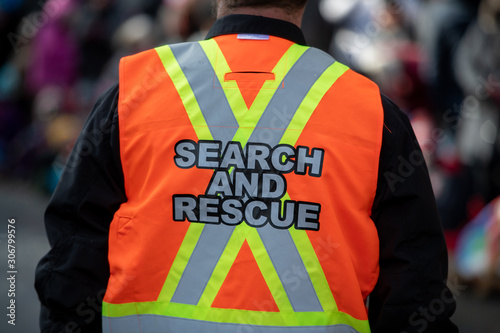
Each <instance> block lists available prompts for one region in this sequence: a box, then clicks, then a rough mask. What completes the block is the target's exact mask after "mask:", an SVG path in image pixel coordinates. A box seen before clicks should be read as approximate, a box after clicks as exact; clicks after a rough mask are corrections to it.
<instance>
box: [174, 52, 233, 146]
mask: <svg viewBox="0 0 500 333" xmlns="http://www.w3.org/2000/svg"><path fill="white" fill-rule="evenodd" d="M171 50H172V53H173V54H174V56H175V58H176V59H177V62H178V63H179V66H180V67H181V69H182V72H183V73H184V75H185V76H186V78H187V80H188V82H189V85H190V86H191V89H192V90H193V93H194V95H195V96H196V100H197V101H198V105H199V106H200V109H201V112H202V113H203V117H205V121H206V122H207V125H208V126H209V127H210V132H211V133H212V137H213V138H214V140H220V141H222V142H223V143H224V146H225V143H226V142H228V141H230V140H231V139H232V138H233V137H234V135H235V134H236V131H237V130H238V122H237V121H236V118H235V116H234V114H233V111H232V110H231V107H230V106H229V102H228V101H227V99H226V95H225V94H224V90H222V89H214V84H215V87H217V86H220V83H219V82H218V81H219V80H218V78H217V75H216V74H215V71H214V69H213V67H212V65H211V64H210V61H209V60H208V58H207V56H206V54H205V52H204V51H203V49H202V47H201V46H200V44H199V43H183V44H176V45H172V46H171ZM215 82H217V83H215Z"/></svg>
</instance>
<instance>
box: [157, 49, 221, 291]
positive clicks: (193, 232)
mask: <svg viewBox="0 0 500 333" xmlns="http://www.w3.org/2000/svg"><path fill="white" fill-rule="evenodd" d="M156 52H157V53H158V56H159V57H160V60H161V61H162V63H163V66H164V67H165V70H166V71H167V73H168V75H169V76H170V78H171V80H172V82H173V84H174V86H175V88H176V89H177V91H178V93H179V96H180V98H181V100H182V103H183V105H184V107H185V109H186V112H187V115H188V117H189V120H190V121H191V125H192V126H193V129H194V131H195V133H196V136H197V137H198V139H199V140H212V139H213V138H212V135H211V133H210V130H209V128H208V125H207V123H206V122H205V119H204V117H203V114H202V112H201V110H200V107H199V105H198V102H197V101H196V97H195V95H194V93H193V91H192V89H191V86H190V85H189V83H188V81H187V79H186V76H185V75H184V73H183V72H182V69H181V68H180V66H179V63H178V62H177V60H176V59H175V57H174V54H173V52H172V49H171V48H170V47H169V46H163V47H160V48H157V49H156ZM203 228H204V225H203V224H197V223H191V224H190V226H189V228H188V231H187V232H186V236H185V237H184V240H183V241H182V244H181V246H180V248H179V251H178V252H177V255H176V257H175V259H174V262H173V263H172V266H171V268H170V271H169V273H168V275H167V278H166V279H165V283H164V285H163V288H162V290H161V292H160V294H159V296H158V301H170V300H171V299H172V296H173V295H174V292H175V290H176V289H177V285H178V284H179V281H180V279H181V277H182V272H183V271H184V268H185V267H186V265H187V263H188V260H189V258H190V257H191V254H192V253H193V251H194V248H195V246H196V243H197V241H198V239H199V237H200V235H201V233H202V231H203Z"/></svg>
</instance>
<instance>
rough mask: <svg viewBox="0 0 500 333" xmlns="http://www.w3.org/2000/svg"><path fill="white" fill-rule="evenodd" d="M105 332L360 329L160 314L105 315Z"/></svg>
mask: <svg viewBox="0 0 500 333" xmlns="http://www.w3.org/2000/svg"><path fill="white" fill-rule="evenodd" d="M103 332H104V333H115V332H119V333H137V332H142V333H162V332H165V333H166V332H203V333H212V332H213V333H235V332H236V333H240V332H241V333H247V332H248V333H290V332H292V333H294V332H295V333H303V332H307V333H360V332H358V331H356V330H355V329H354V328H352V327H351V326H348V325H345V324H337V325H329V326H295V327H291V326H255V325H242V324H233V323H216V322H210V321H200V320H193V319H184V318H175V317H166V316H158V315H139V316H127V317H120V318H109V317H103Z"/></svg>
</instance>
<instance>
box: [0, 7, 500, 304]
mask: <svg viewBox="0 0 500 333" xmlns="http://www.w3.org/2000/svg"><path fill="white" fill-rule="evenodd" d="M212 22H213V10H212V7H211V1H209V0H142V1H132V0H87V1H83V0H47V1H44V0H0V36H1V38H0V50H1V51H0V179H1V178H3V179H7V178H8V179H12V178H15V179H21V180H24V181H27V182H29V183H30V184H32V185H34V186H36V187H37V188H38V189H39V190H42V191H44V192H46V193H51V192H52V191H53V190H54V188H55V186H56V184H57V180H58V178H59V176H60V173H61V171H62V168H63V167H64V163H65V159H66V157H67V156H68V154H69V152H70V150H71V148H72V145H73V143H74V141H75V140H76V138H77V136H78V134H79V131H80V129H81V127H82V125H83V122H84V121H85V118H86V117H87V116H88V114H89V112H90V110H91V109H92V106H93V104H94V103H95V101H96V99H97V97H98V96H99V95H100V94H102V93H103V92H104V91H105V90H106V89H108V88H109V87H110V86H111V85H112V84H114V83H115V82H117V80H118V62H119V59H120V58H121V57H123V56H125V55H129V54H133V53H137V52H139V51H142V50H145V49H148V48H151V47H155V46H158V45H162V44H165V43H175V42H182V41H186V40H199V39H203V38H204V37H205V35H206V32H207V30H208V29H209V27H210V26H211V24H212ZM303 29H304V32H305V34H306V40H307V41H308V43H309V45H311V46H316V47H318V48H321V49H323V50H324V51H326V52H329V53H331V54H332V55H333V56H334V57H335V58H336V59H337V60H338V61H340V62H343V63H345V64H347V65H348V66H350V67H351V68H353V69H354V70H356V71H358V72H360V73H362V74H364V75H366V76H368V77H370V78H372V79H373V80H374V81H376V82H377V83H378V84H379V86H380V88H381V90H382V92H383V93H384V94H386V95H387V96H389V97H390V98H391V99H393V100H394V101H395V102H396V103H397V104H398V105H399V106H400V107H401V109H402V110H403V111H404V112H405V113H406V114H407V115H408V116H409V118H410V120H411V122H412V124H413V126H414V129H415V132H416V135H417V138H418V141H419V143H420V145H421V147H422V149H423V151H424V155H425V158H426V161H427V164H428V166H429V171H430V174H431V180H432V183H433V187H434V191H435V195H436V198H437V204H438V209H439V213H440V215H441V219H442V223H443V227H444V229H445V231H446V236H447V241H448V244H449V247H450V253H451V254H452V263H453V271H454V272H456V274H458V275H459V276H460V277H461V278H462V279H463V280H467V281H471V282H473V283H475V284H476V285H477V286H478V288H479V290H480V291H481V292H483V293H486V294H488V293H492V292H494V291H495V290H500V284H499V282H498V281H499V277H500V259H499V258H500V255H499V253H500V246H499V243H500V201H498V199H496V198H497V197H498V196H499V195H500V135H499V126H500V113H499V112H500V0H481V1H477V0H310V1H309V4H308V7H307V10H306V15H305V19H304V23H303ZM409 162H410V165H409V168H410V169H411V163H412V162H411V161H409Z"/></svg>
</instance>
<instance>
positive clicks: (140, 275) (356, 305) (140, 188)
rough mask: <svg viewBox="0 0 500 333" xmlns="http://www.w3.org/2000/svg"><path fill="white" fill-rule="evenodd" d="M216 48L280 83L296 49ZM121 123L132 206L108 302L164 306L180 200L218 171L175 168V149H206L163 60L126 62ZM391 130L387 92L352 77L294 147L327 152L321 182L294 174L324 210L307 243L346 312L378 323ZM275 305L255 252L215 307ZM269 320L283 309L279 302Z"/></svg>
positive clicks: (119, 226)
mask: <svg viewBox="0 0 500 333" xmlns="http://www.w3.org/2000/svg"><path fill="white" fill-rule="evenodd" d="M215 40H216V41H217V43H218V45H219V47H220V48H221V52H222V53H223V54H224V56H225V58H226V60H227V62H228V64H229V66H230V68H231V71H232V72H233V73H242V72H260V73H270V72H271V71H272V69H273V68H274V67H275V65H276V63H277V62H278V61H279V59H280V58H281V57H282V56H283V54H284V53H285V52H286V51H287V50H288V48H289V47H290V46H291V45H292V43H291V42H289V41H286V40H283V39H280V38H275V37H271V39H270V40H269V41H251V40H237V39H236V35H230V36H222V37H217V38H216V39H215ZM263 50H265V51H266V52H263ZM238 75H239V74H238ZM238 75H236V77H232V78H235V79H237V80H238V79H239V80H238V85H239V88H240V90H242V95H243V96H244V98H245V101H246V103H247V105H251V103H252V102H253V100H254V99H255V96H256V95H257V93H258V91H259V90H258V89H260V88H257V86H258V87H262V83H263V81H262V78H261V77H259V78H258V79H256V80H255V81H254V80H253V79H251V80H250V81H251V82H250V83H251V84H247V82H246V81H245V80H247V78H246V77H244V78H241V77H238ZM230 77H231V75H230ZM264 77H265V75H264ZM259 80H261V81H262V82H261V83H259V82H258V83H255V82H256V81H259ZM299 112H300V111H299ZM119 124H120V144H121V146H120V149H121V158H122V165H123V171H124V175H125V188H126V192H127V197H128V202H126V203H125V204H123V205H122V206H121V207H120V209H119V210H118V212H117V213H116V214H115V218H114V220H113V222H112V224H111V230H110V252H109V258H110V265H111V278H110V282H109V287H108V292H107V293H106V297H105V301H106V302H108V303H115V304H116V303H126V302H146V301H154V300H156V298H157V297H158V294H159V293H160V290H161V288H162V286H163V283H164V282H165V279H166V277H167V274H168V272H169V269H170V267H171V265H172V262H173V260H174V258H175V256H176V254H177V251H178V249H179V247H180V244H181V242H182V240H183V237H184V235H185V233H186V230H187V228H188V227H189V222H187V221H185V222H174V221H173V213H172V196H173V195H174V194H192V195H199V194H203V193H205V190H206V187H207V184H208V183H209V181H210V179H211V177H212V175H213V170H202V169H198V168H190V169H179V168H178V167H176V166H175V164H174V161H173V156H174V155H175V152H174V146H175V144H176V143H177V142H178V141H180V140H193V141H198V139H197V137H196V134H195V132H194V130H193V128H192V126H191V123H190V121H189V119H188V117H187V115H186V110H185V109H184V106H183V104H182V103H181V100H180V97H179V95H178V93H177V91H176V89H175V87H174V86H173V84H172V81H171V80H170V78H169V77H168V75H167V74H166V72H165V69H164V68H163V66H162V64H161V62H160V61H159V59H158V56H157V54H156V53H155V52H154V51H148V52H144V53H141V54H139V55H136V56H132V57H130V58H125V60H123V61H122V63H121V67H120V101H119ZM382 127H383V112H382V106H381V100H380V93H379V91H378V88H377V87H376V86H375V85H374V84H373V83H372V82H371V81H369V80H367V79H366V78H364V77H362V76H360V75H358V74H356V73H354V72H353V71H348V72H347V73H346V74H344V75H343V76H342V77H341V78H340V79H339V80H338V81H337V83H335V84H334V85H333V87H332V88H331V89H330V90H329V91H328V92H327V94H326V96H325V97H324V98H323V100H322V101H321V103H320V104H319V106H318V107H317V109H316V110H315V111H314V113H313V115H312V117H311V119H310V120H309V122H308V123H307V125H306V127H305V129H304V131H303V132H302V134H301V135H300V137H299V140H298V142H297V143H296V144H295V146H296V147H297V146H306V147H310V148H313V147H316V148H322V149H324V150H325V157H324V168H323V174H322V176H321V177H320V178H315V177H310V176H307V175H306V176H304V175H297V174H295V173H293V172H292V173H289V174H286V175H285V178H286V181H287V186H288V187H287V192H288V194H289V196H290V198H291V199H292V200H295V201H308V202H314V203H321V216H320V230H319V231H307V235H308V237H309V239H310V241H311V243H312V245H313V248H314V249H315V251H316V254H317V256H318V258H319V261H320V263H321V266H322V269H323V271H324V273H325V275H326V278H327V281H328V284H329V286H330V288H331V290H332V292H333V296H334V298H335V300H336V302H337V306H338V308H339V310H340V311H342V312H346V313H348V314H350V315H352V316H353V317H355V318H358V319H367V313H366V309H365V307H364V304H365V300H366V297H367V296H368V294H369V293H370V292H371V290H372V289H373V287H374V286H375V283H376V281H377V277H378V237H377V231H376V229H375V226H374V225H373V222H372V221H371V219H370V214H371V205H372V203H373V199H374V196H375V191H376V182H377V171H378V159H379V153H380V147H381V141H382ZM235 295H238V296H237V297H236V296H235ZM265 300H272V297H270V293H269V290H268V288H267V286H266V284H265V281H264V279H263V277H262V275H261V273H260V272H259V270H258V266H257V265H256V263H255V260H254V258H253V255H252V253H251V251H250V249H249V248H248V245H247V243H246V242H245V245H244V246H243V248H242V249H241V251H240V253H239V254H238V256H237V259H236V262H235V265H234V266H233V267H232V268H231V270H230V273H229V275H228V276H227V277H226V280H225V282H224V284H223V286H222V289H221V290H220V292H219V294H218V295H217V297H216V299H215V301H214V303H213V305H212V306H213V307H220V308H238V309H247V310H262V309H261V307H259V306H258V305H256V303H257V304H264V303H259V302H260V301H265ZM254 301H256V303H255V302H254ZM266 304H269V303H268V302H266ZM265 311H277V308H276V304H272V306H269V308H268V309H267V310H265Z"/></svg>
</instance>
